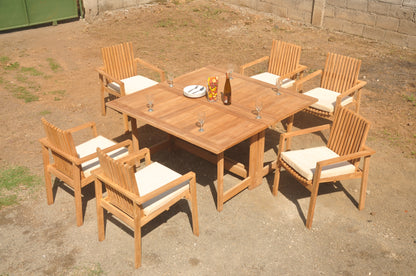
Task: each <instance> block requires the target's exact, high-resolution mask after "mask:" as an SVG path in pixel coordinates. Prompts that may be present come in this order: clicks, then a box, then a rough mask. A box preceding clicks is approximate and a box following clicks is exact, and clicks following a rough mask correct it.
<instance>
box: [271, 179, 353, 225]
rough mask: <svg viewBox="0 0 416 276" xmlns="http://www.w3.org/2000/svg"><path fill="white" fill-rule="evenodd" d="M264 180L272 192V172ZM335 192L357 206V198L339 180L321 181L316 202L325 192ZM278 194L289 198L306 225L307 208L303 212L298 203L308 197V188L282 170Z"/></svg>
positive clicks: (309, 194)
mask: <svg viewBox="0 0 416 276" xmlns="http://www.w3.org/2000/svg"><path fill="white" fill-rule="evenodd" d="M266 180H267V184H268V186H269V189H270V192H272V188H273V181H274V173H273V174H269V175H267V176H266ZM335 192H343V193H344V194H345V195H346V196H347V197H348V198H349V199H350V200H351V202H352V203H353V204H354V205H355V206H356V207H357V208H358V202H357V200H356V199H355V198H354V197H353V196H352V195H351V194H350V193H349V192H348V191H347V190H346V189H345V187H344V186H343V185H342V183H341V182H339V181H336V182H329V183H321V184H320V185H319V191H318V196H317V202H319V196H322V195H325V194H332V193H335ZM279 194H281V195H283V196H284V197H286V198H287V199H289V200H290V201H291V202H292V203H293V204H294V205H295V207H296V210H297V212H298V214H299V216H300V218H301V219H302V221H303V223H304V224H305V225H306V216H305V214H307V211H308V209H306V213H304V212H303V210H302V207H301V206H300V204H299V200H300V199H303V198H310V196H311V193H310V192H309V190H308V189H306V188H305V187H304V186H303V185H302V184H300V183H298V182H297V181H296V180H295V179H294V178H293V177H292V176H291V175H290V174H289V173H288V172H286V171H282V172H281V173H280V183H279V190H278V194H277V196H279ZM318 204H319V203H318ZM308 208H309V204H308Z"/></svg>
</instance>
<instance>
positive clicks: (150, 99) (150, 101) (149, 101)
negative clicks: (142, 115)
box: [146, 94, 154, 112]
mask: <svg viewBox="0 0 416 276" xmlns="http://www.w3.org/2000/svg"><path fill="white" fill-rule="evenodd" d="M146 100H147V105H146V106H147V111H149V112H152V111H153V102H154V101H153V95H152V94H147V95H146Z"/></svg>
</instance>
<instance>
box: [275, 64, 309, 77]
mask: <svg viewBox="0 0 416 276" xmlns="http://www.w3.org/2000/svg"><path fill="white" fill-rule="evenodd" d="M306 69H308V67H307V66H305V65H298V67H296V69H295V70H293V71H292V72H289V73H287V74H285V75H283V76H281V78H282V79H283V80H284V79H290V78H292V76H293V75H296V74H299V73H302V72H304V71H305V70H306Z"/></svg>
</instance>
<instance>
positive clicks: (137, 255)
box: [134, 205, 142, 268]
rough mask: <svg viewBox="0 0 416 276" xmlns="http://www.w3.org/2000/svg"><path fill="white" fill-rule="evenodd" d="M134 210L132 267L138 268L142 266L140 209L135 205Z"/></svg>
mask: <svg viewBox="0 0 416 276" xmlns="http://www.w3.org/2000/svg"><path fill="white" fill-rule="evenodd" d="M134 208H135V218H134V267H135V268H139V267H140V266H141V265H142V232H141V231H142V229H141V222H140V209H139V207H138V206H137V205H135V206H134Z"/></svg>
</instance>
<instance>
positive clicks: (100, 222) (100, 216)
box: [95, 179, 105, 241]
mask: <svg viewBox="0 0 416 276" xmlns="http://www.w3.org/2000/svg"><path fill="white" fill-rule="evenodd" d="M95 198H96V203H97V226H98V240H99V241H103V240H104V239H105V231H104V209H103V207H102V206H101V200H102V198H103V190H102V184H101V181H99V180H97V179H96V180H95Z"/></svg>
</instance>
